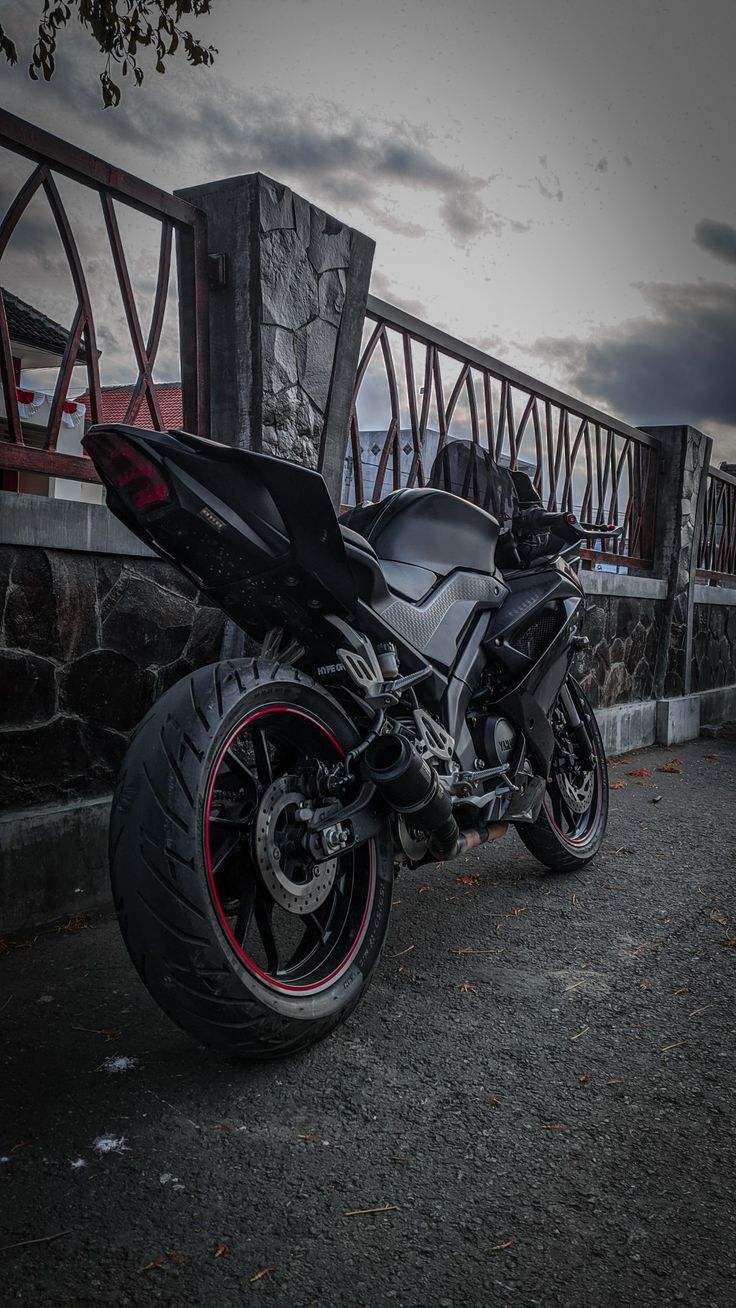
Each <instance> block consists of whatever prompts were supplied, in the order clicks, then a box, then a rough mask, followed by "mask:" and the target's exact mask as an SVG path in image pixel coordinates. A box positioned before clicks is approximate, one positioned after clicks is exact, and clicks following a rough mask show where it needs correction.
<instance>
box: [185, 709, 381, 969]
mask: <svg viewBox="0 0 736 1308" xmlns="http://www.w3.org/2000/svg"><path fill="white" fill-rule="evenodd" d="M276 713H286V714H291V715H292V716H294V717H298V718H304V719H305V721H307V722H311V723H312V725H313V726H315V727H317V729H318V730H319V731H321V732H322V734H323V736H326V737H327V739H328V740H329V742H330V744H331V745H332V746H333V748H334V749H335V750H336V751H337V753H338V754H339V756H340V758H345V750H344V749H343V747H342V745H341V744H340V742H339V741H338V740H336V738H335V737H334V736H333V734H332V732H331V731H328V729H327V727H325V726H324V725H323V724H322V723H321V722H319V721H318V719H317V718H314V717H312V715H311V713H304V712H303V711H302V710H301V709H293V708H286V707H281V706H279V707H274V708H265V709H259V710H258V711H257V712H256V713H251V714H250V715H249V716H248V717H247V718H246V719H245V721H244V722H240V723H238V726H237V727H236V728H235V730H234V731H232V732H231V734H230V735H229V736H228V739H227V741H226V742H225V744H224V745H223V747H222V749H221V750H220V753H219V756H218V758H217V762H216V763H215V767H214V769H213V772H212V778H211V781H210V784H209V788H208V791H207V800H206V803H205V812H204V853H205V862H206V864H207V877H208V880H209V883H210V893H211V895H212V899H213V902H214V905H215V909H216V911H217V916H218V917H219V919H220V925H221V927H222V929H223V931H224V932H225V935H226V936H227V938H228V940H229V941H230V944H231V945H232V947H233V949H234V950H235V952H236V954H237V955H238V957H239V958H240V959H241V960H242V961H243V962H244V963H245V965H246V967H247V968H249V970H250V971H251V972H253V973H255V975H256V976H258V977H260V979H261V980H262V981H264V982H265V983H266V984H267V985H269V986H271V987H272V988H274V989H276V990H281V991H283V992H284V993H286V994H291V995H309V994H316V993H318V992H319V991H321V990H324V989H325V988H326V987H327V986H328V985H329V984H330V982H332V981H334V980H335V978H336V977H338V976H340V975H341V974H342V973H343V972H345V971H347V968H348V967H349V966H350V963H351V962H352V960H353V958H354V957H355V955H356V953H357V952H358V949H359V948H360V946H361V944H362V942H363V936H364V934H365V928H366V924H367V921H368V914H369V912H370V907H371V904H372V902H373V891H374V888H375V862H374V850H373V841H372V840H371V841H370V842H369V845H368V848H369V854H370V884H369V887H368V894H367V896H366V903H365V909H364V910H363V918H362V921H361V923H360V927H359V930H358V934H357V936H356V939H355V942H354V944H353V945H352V946H351V949H350V952H349V954H348V955H347V957H346V958H344V959H343V961H342V963H340V964H339V965H338V967H336V968H335V970H334V971H333V972H330V974H329V976H326V977H323V978H322V980H321V981H318V982H317V983H316V984H315V985H311V986H295V985H288V984H287V983H286V982H283V981H277V980H276V979H275V978H274V977H272V976H270V975H269V974H268V972H264V971H263V970H262V969H261V968H260V967H258V964H257V963H254V962H253V959H252V958H249V957H248V955H247V954H246V952H245V950H244V949H243V948H242V947H241V946H240V945H239V944H238V942H237V940H236V939H235V936H234V934H233V932H232V929H231V927H230V925H229V923H228V921H227V918H226V917H225V913H224V910H223V907H222V902H221V900H220V896H219V895H218V893H217V886H216V885H215V878H214V874H213V871H212V853H211V848H210V810H211V808H212V796H213V794H214V790H215V784H216V782H217V777H218V774H219V771H220V766H221V764H222V760H223V758H224V757H225V755H226V754H227V751H228V750H229V748H230V746H231V745H232V743H233V741H234V740H235V738H236V737H237V736H239V735H240V733H241V732H242V731H245V729H246V727H248V726H250V724H251V723H252V722H255V721H256V720H257V719H258V718H263V717H269V716H272V715H273V714H276Z"/></svg>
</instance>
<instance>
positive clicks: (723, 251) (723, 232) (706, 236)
mask: <svg viewBox="0 0 736 1308" xmlns="http://www.w3.org/2000/svg"><path fill="white" fill-rule="evenodd" d="M695 244H696V245H699V246H700V248H701V250H707V251H708V253H709V254H714V255H715V257H716V259H722V260H723V262H724V263H736V227H732V226H731V224H730V223H717V222H714V221H713V220H712V219H711V218H703V220H702V222H699V223H698V224H697V226H696V228H695Z"/></svg>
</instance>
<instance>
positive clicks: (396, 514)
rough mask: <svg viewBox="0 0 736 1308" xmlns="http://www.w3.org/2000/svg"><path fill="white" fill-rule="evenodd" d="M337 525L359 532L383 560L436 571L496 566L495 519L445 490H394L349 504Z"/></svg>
mask: <svg viewBox="0 0 736 1308" xmlns="http://www.w3.org/2000/svg"><path fill="white" fill-rule="evenodd" d="M341 526H342V527H343V530H344V528H346V527H347V528H348V529H349V530H350V532H351V534H353V533H357V534H358V535H360V536H362V537H363V538H364V540H366V541H367V542H368V544H369V545H370V546H371V547H372V549H373V550H374V551H375V554H376V557H377V558H378V559H379V560H380V561H381V562H382V563H384V562H390V563H402V564H409V565H413V566H414V567H417V568H423V569H426V570H427V571H428V572H431V573H434V574H436V575H437V576H440V577H445V576H447V575H448V574H449V573H450V572H453V571H455V570H456V569H462V570H463V571H467V572H482V573H485V574H488V573H493V572H494V571H495V551H496V543H497V541H498V537H499V531H500V528H499V525H498V522H497V521H496V519H495V518H494V517H492V516H491V514H490V513H486V512H485V510H484V509H480V508H478V507H477V505H475V504H471V503H470V502H469V501H468V500H464V499H460V497H459V496H457V495H452V494H450V493H449V492H448V491H442V490H436V489H434V488H433V487H429V486H426V487H422V488H418V489H404V490H397V491H393V493H392V494H391V495H387V496H386V498H385V499H384V500H381V501H380V502H379V503H378V504H361V505H358V506H357V507H356V508H354V509H351V510H350V511H349V512H348V513H347V514H345V515H343V518H342V519H341Z"/></svg>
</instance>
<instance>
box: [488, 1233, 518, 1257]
mask: <svg viewBox="0 0 736 1308" xmlns="http://www.w3.org/2000/svg"><path fill="white" fill-rule="evenodd" d="M512 1244H516V1236H512V1237H511V1239H510V1240H504V1242H503V1244H494V1245H492V1246H491V1253H498V1252H499V1250H500V1249H510V1248H511V1246H512Z"/></svg>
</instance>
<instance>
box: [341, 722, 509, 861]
mask: <svg viewBox="0 0 736 1308" xmlns="http://www.w3.org/2000/svg"><path fill="white" fill-rule="evenodd" d="M362 768H363V776H364V777H365V778H366V780H367V781H372V782H373V784H374V785H375V787H376V790H377V791H378V793H379V795H380V796H381V798H382V799H383V800H384V801H385V803H386V804H388V806H389V808H392V809H393V810H394V812H395V813H401V815H402V817H405V818H406V819H407V821H408V822H409V823H410V825H411V826H413V827H416V829H417V831H426V832H428V834H429V852H430V854H431V855H432V858H434V859H435V860H436V861H437V862H438V863H442V862H445V861H446V860H448V859H451V858H457V856H458V855H459V854H464V853H466V852H467V850H469V849H475V848H476V846H478V845H481V844H483V843H484V841H486V840H488V839H489V838H491V839H494V840H496V839H498V837H499V836H502V835H504V834H505V831H506V824H505V823H494V824H493V826H491V827H489V828H488V830H487V831H483V832H481V831H461V830H460V828H459V826H458V824H457V822H456V820H455V818H454V817H453V813H452V803H451V800H450V796H449V795H448V794H447V792H446V791H445V790H443V788H442V786H441V785H440V780H439V777H438V776H437V773H436V772H435V769H434V768H433V767H432V764H431V763H430V762H429V761H428V759H425V758H421V757H420V756H419V754H418V753H417V751H416V750H415V749H414V747H413V745H411V744H410V743H409V741H408V740H407V739H406V737H405V736H395V735H393V734H391V735H385V736H377V737H376V739H375V740H372V741H371V743H370V745H369V746H368V748H367V749H366V751H365V753H364V755H363V760H362Z"/></svg>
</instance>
